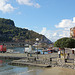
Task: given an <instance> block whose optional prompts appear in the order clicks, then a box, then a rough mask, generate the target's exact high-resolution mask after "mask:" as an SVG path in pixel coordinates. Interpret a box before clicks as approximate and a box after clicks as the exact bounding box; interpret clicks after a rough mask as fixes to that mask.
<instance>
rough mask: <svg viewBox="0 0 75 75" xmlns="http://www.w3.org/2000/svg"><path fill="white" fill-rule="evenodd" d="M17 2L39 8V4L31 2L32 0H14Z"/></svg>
mask: <svg viewBox="0 0 75 75" xmlns="http://www.w3.org/2000/svg"><path fill="white" fill-rule="evenodd" d="M16 1H17V2H18V3H19V4H21V5H22V4H24V5H28V6H34V7H36V8H40V5H39V4H38V3H36V2H33V0H16Z"/></svg>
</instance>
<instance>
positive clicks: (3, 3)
mask: <svg viewBox="0 0 75 75" xmlns="http://www.w3.org/2000/svg"><path fill="white" fill-rule="evenodd" d="M8 1H9V0H0V11H2V12H3V13H6V12H11V11H13V10H14V7H13V6H12V5H11V4H8V3H7V2H8Z"/></svg>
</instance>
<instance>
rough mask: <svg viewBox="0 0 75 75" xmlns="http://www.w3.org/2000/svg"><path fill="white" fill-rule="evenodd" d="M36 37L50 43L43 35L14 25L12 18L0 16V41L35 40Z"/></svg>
mask: <svg viewBox="0 0 75 75" xmlns="http://www.w3.org/2000/svg"><path fill="white" fill-rule="evenodd" d="M36 38H39V39H40V42H47V43H51V41H50V40H49V39H47V38H46V37H45V36H44V35H41V34H38V33H36V32H34V31H32V30H28V29H25V28H19V27H16V26H15V23H14V21H13V20H10V19H4V18H0V42H15V41H16V42H35V39H36Z"/></svg>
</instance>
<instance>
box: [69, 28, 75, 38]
mask: <svg viewBox="0 0 75 75" xmlns="http://www.w3.org/2000/svg"><path fill="white" fill-rule="evenodd" d="M70 37H72V38H74V39H75V27H73V28H70Z"/></svg>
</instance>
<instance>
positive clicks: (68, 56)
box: [58, 50, 70, 59]
mask: <svg viewBox="0 0 75 75" xmlns="http://www.w3.org/2000/svg"><path fill="white" fill-rule="evenodd" d="M58 54H59V58H61V51H60V50H59V51H58ZM69 58H70V54H69V53H67V59H69Z"/></svg>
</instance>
